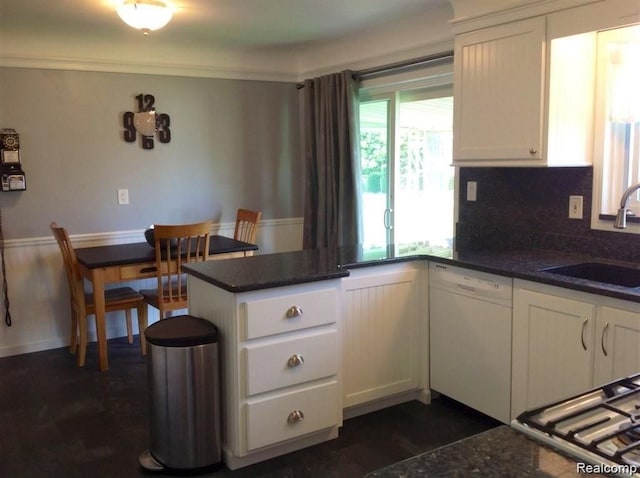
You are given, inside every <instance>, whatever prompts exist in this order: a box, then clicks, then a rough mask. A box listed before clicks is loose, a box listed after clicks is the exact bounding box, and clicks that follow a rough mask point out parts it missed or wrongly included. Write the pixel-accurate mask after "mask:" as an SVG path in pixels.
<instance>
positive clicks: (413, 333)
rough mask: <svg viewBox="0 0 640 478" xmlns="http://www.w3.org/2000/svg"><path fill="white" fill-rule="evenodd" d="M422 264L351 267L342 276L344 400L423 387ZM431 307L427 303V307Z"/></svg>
mask: <svg viewBox="0 0 640 478" xmlns="http://www.w3.org/2000/svg"><path fill="white" fill-rule="evenodd" d="M421 270H424V269H421V268H420V265H418V266H413V265H408V264H406V265H404V264H401V265H390V266H380V267H375V268H367V269H366V270H360V271H358V270H355V269H354V270H352V271H351V276H350V277H348V278H344V279H343V280H342V288H343V294H344V295H343V297H344V299H343V300H344V313H343V323H342V333H343V343H342V357H343V387H342V388H343V406H344V407H345V408H348V407H352V406H354V405H359V404H363V403H366V402H371V401H373V400H379V399H384V398H387V397H390V396H393V395H396V394H399V393H401V392H406V391H409V390H417V389H418V388H419V387H420V376H419V371H420V370H421V367H420V364H421V355H420V353H421V346H422V347H424V348H426V347H427V346H428V338H427V336H426V334H424V333H422V335H424V336H425V337H424V340H422V342H424V343H421V332H423V331H424V329H422V328H421V323H420V319H421V316H422V314H421V309H422V307H421V295H425V293H424V292H423V291H422V289H421V281H420V271H421ZM425 310H426V309H425Z"/></svg>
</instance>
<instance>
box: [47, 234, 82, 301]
mask: <svg viewBox="0 0 640 478" xmlns="http://www.w3.org/2000/svg"><path fill="white" fill-rule="evenodd" d="M49 227H50V228H51V231H52V232H53V237H55V239H56V242H57V243H58V246H59V247H60V251H61V252H62V262H63V264H64V270H65V275H66V276H67V282H68V284H69V295H70V298H71V307H72V309H75V311H76V312H84V311H85V310H86V305H85V304H84V283H83V281H82V276H81V275H80V272H79V271H78V260H77V259H76V253H75V251H74V250H73V245H72V244H71V240H70V239H69V234H68V233H67V230H66V229H65V228H64V227H60V226H58V225H57V224H56V223H55V222H52V223H51V224H50V225H49Z"/></svg>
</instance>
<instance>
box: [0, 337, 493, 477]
mask: <svg viewBox="0 0 640 478" xmlns="http://www.w3.org/2000/svg"><path fill="white" fill-rule="evenodd" d="M136 340H137V338H136ZM139 350H140V349H139V346H138V343H137V342H136V343H135V344H134V345H129V344H127V343H126V341H125V340H124V339H115V340H111V341H110V342H109V360H110V362H109V365H110V369H109V371H108V372H105V373H100V372H99V371H98V368H97V351H96V347H95V343H92V344H90V345H89V349H88V351H87V366H85V367H84V368H77V367H76V366H75V356H73V355H70V354H69V352H68V349H56V350H49V351H45V352H38V353H32V354H25V355H18V356H14V357H5V358H2V359H0V476H11V477H38V478H46V477H47V478H48V477H58V476H59V477H63V476H64V477H88V476H91V477H135V476H149V475H151V473H150V472H146V471H144V470H142V469H141V468H140V467H139V465H138V455H139V454H140V452H142V451H143V450H145V449H146V448H148V446H149V439H148V436H149V435H148V433H149V432H148V417H147V400H148V399H147V383H146V362H145V359H144V358H143V357H141V356H140V352H139ZM497 424H498V423H497V422H495V421H494V420H492V419H490V418H488V417H486V416H483V415H481V414H478V413H476V412H474V411H472V410H470V409H468V408H466V407H463V406H461V405H460V404H457V403H455V402H453V401H451V400H448V399H445V398H438V399H435V400H434V401H433V402H432V403H431V404H430V405H428V406H427V405H423V404H421V403H419V402H409V403H406V404H402V405H398V406H395V407H390V408H388V409H385V410H382V411H380V412H375V413H370V414H368V415H364V416H360V417H356V418H352V419H350V420H346V421H345V423H344V426H343V427H342V428H341V429H340V436H339V437H338V438H337V439H335V440H331V441H329V442H326V443H323V444H320V445H317V446H314V447H310V448H307V449H304V450H300V451H298V452H295V453H290V454H288V455H285V456H282V457H278V458H275V459H272V460H269V461H266V462H262V463H258V464H256V465H253V466H249V467H246V468H242V469H240V470H236V471H233V472H232V471H229V470H228V469H227V468H226V467H224V466H221V467H218V468H215V469H213V470H209V471H208V472H207V473H206V475H207V476H214V477H220V478H223V477H224V478H227V477H231V478H237V477H274V478H275V477H298V476H309V477H340V478H344V477H361V476H363V475H364V474H366V473H368V472H370V471H373V470H376V469H378V468H381V467H383V466H386V465H389V464H392V463H395V462H397V461H400V460H403V459H405V458H408V457H411V456H414V455H416V454H419V453H421V452H424V451H426V450H430V449H433V448H436V447H439V446H441V445H444V444H447V443H451V442H453V441H456V440H459V439H461V438H464V437H466V436H469V435H473V434H476V433H479V432H481V431H484V430H486V429H488V428H491V427H493V426H496V425H497ZM159 476H171V474H170V473H161V474H159Z"/></svg>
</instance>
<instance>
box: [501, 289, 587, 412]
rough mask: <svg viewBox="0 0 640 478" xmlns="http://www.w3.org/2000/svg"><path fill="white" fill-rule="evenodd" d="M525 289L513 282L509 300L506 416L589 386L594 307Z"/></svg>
mask: <svg viewBox="0 0 640 478" xmlns="http://www.w3.org/2000/svg"><path fill="white" fill-rule="evenodd" d="M556 290H557V292H558V294H560V295H553V294H551V293H543V292H540V291H534V290H529V288H528V283H526V282H522V281H518V280H516V281H515V283H514V298H513V354H512V360H513V363H512V369H511V373H512V381H511V386H512V393H511V399H512V402H511V414H512V416H514V417H517V416H518V415H519V414H520V413H522V412H523V411H525V410H530V409H532V408H535V407H538V406H541V405H545V404H548V403H550V402H553V401H556V400H561V399H564V398H567V397H569V396H572V395H576V394H578V393H582V392H584V391H585V390H588V389H590V388H591V387H592V377H593V357H594V330H595V323H594V322H595V313H596V306H595V304H593V303H590V302H583V301H581V300H579V299H577V298H576V299H574V298H571V291H569V290H567V289H556Z"/></svg>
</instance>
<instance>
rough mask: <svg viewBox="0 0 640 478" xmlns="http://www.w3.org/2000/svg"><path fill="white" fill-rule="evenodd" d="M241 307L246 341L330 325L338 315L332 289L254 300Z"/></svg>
mask: <svg viewBox="0 0 640 478" xmlns="http://www.w3.org/2000/svg"><path fill="white" fill-rule="evenodd" d="M244 306H245V320H246V331H247V337H246V338H247V339H254V338H258V337H265V336H268V335H274V334H281V333H284V332H292V331H295V330H300V329H304V328H307V327H315V326H317V325H323V324H331V323H333V322H335V321H336V316H337V314H338V309H337V297H336V291H335V289H325V290H320V291H317V292H309V293H303V294H290V295H286V296H283V297H275V298H273V299H264V300H254V301H249V302H245V303H244ZM293 308H295V309H293Z"/></svg>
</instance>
